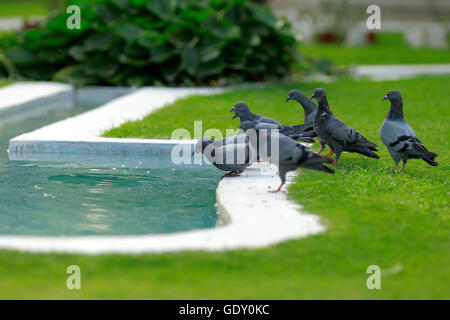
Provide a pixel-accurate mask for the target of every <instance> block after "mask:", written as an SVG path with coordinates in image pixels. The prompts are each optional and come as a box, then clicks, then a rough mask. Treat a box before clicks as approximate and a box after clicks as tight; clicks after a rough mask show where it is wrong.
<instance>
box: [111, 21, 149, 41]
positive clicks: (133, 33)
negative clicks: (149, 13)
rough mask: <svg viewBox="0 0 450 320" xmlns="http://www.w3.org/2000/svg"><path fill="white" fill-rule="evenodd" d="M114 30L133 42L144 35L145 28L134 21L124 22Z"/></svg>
mask: <svg viewBox="0 0 450 320" xmlns="http://www.w3.org/2000/svg"><path fill="white" fill-rule="evenodd" d="M114 32H115V33H116V34H117V35H118V36H120V37H121V38H122V39H124V40H126V41H127V42H131V41H133V40H135V39H136V38H138V37H139V36H140V35H142V34H143V33H144V32H145V30H143V29H142V28H141V27H139V26H138V25H136V24H133V23H123V24H120V25H118V26H116V28H115V30H114Z"/></svg>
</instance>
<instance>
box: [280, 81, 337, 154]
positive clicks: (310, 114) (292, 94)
mask: <svg viewBox="0 0 450 320" xmlns="http://www.w3.org/2000/svg"><path fill="white" fill-rule="evenodd" d="M290 100H295V101H297V102H298V103H299V104H300V105H301V106H302V107H303V111H304V114H305V116H304V120H303V124H302V125H298V126H294V127H298V128H300V127H301V128H302V130H303V132H302V137H311V138H314V137H317V134H316V132H315V131H314V118H315V117H316V113H317V105H316V104H315V103H314V102H313V101H312V100H311V99H309V98H308V97H307V96H305V95H304V94H303V93H301V92H300V91H298V90H296V89H294V90H291V91H289V94H288V97H287V99H286V101H285V102H288V101H290ZM328 155H331V151H330V153H329V154H328Z"/></svg>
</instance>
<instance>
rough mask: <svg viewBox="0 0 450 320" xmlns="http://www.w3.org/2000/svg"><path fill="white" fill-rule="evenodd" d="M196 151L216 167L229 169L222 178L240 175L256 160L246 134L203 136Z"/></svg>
mask: <svg viewBox="0 0 450 320" xmlns="http://www.w3.org/2000/svg"><path fill="white" fill-rule="evenodd" d="M194 153H203V155H204V156H205V157H206V158H207V159H208V161H209V162H211V163H212V164H213V165H214V166H215V167H216V168H218V169H220V170H223V171H228V173H226V174H225V175H224V176H223V177H222V178H225V177H235V176H239V175H240V174H241V173H242V172H244V170H245V169H246V168H247V167H248V166H250V165H251V164H252V162H254V161H252V157H253V153H252V151H251V150H250V146H249V143H248V136H246V135H244V134H240V135H237V136H233V137H228V138H225V139H223V140H214V139H211V138H206V137H203V138H201V139H199V140H198V141H197V143H196V145H195V148H194V152H193V154H194ZM255 160H256V156H255Z"/></svg>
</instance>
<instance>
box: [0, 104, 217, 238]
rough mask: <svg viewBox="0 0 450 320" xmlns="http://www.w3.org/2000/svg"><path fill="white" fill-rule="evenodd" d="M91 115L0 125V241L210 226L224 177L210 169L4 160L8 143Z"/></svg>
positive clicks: (123, 160)
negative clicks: (17, 237)
mask: <svg viewBox="0 0 450 320" xmlns="http://www.w3.org/2000/svg"><path fill="white" fill-rule="evenodd" d="M90 108H92V106H81V105H80V106H75V107H73V108H61V109H57V110H51V111H46V112H45V113H44V114H43V115H39V116H34V117H33V118H28V119H25V120H19V121H17V120H15V122H7V123H3V124H0V234H3V235H53V236H73V235H136V234H152V233H169V232H176V231H186V230H192V229H199V228H210V227H214V226H216V224H217V223H218V216H217V213H216V210H215V206H214V205H215V201H216V199H215V189H216V187H217V183H218V181H219V179H220V176H221V175H222V173H221V172H219V171H218V170H217V169H215V168H214V167H212V166H201V167H200V166H194V165H193V166H184V167H179V166H176V165H171V164H170V159H169V158H165V159H162V158H161V157H158V158H154V157H149V156H142V157H132V158H129V157H123V156H117V157H116V156H92V155H91V156H86V157H85V159H84V158H81V159H80V158H79V157H73V158H74V159H76V161H75V160H74V161H71V162H48V161H11V160H9V157H8V153H7V148H8V142H9V139H10V138H12V137H15V136H17V135H20V134H21V133H24V132H29V131H31V130H34V129H36V128H39V127H42V126H44V125H46V124H49V123H52V122H55V121H58V120H61V119H64V118H67V117H69V116H72V115H75V114H79V113H81V112H84V111H87V110H89V109H90ZM0 123H1V122H0ZM69 158H70V156H69ZM111 163H114V164H113V165H111ZM158 164H164V165H161V166H159V165H158Z"/></svg>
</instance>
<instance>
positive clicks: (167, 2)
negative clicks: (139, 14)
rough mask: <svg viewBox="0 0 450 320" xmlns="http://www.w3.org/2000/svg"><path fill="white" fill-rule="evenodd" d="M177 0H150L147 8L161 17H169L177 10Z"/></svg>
mask: <svg viewBox="0 0 450 320" xmlns="http://www.w3.org/2000/svg"><path fill="white" fill-rule="evenodd" d="M176 6H177V0H150V1H148V2H147V5H146V8H147V9H148V10H149V11H150V12H151V13H153V14H155V15H156V16H157V17H158V18H160V19H164V20H165V19H169V18H170V17H171V16H172V15H173V14H174V12H175V9H176Z"/></svg>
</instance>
